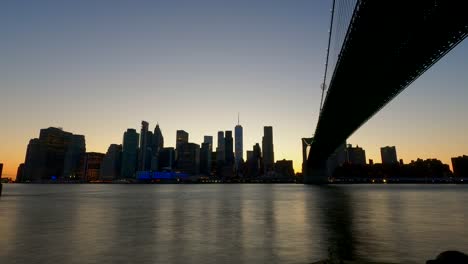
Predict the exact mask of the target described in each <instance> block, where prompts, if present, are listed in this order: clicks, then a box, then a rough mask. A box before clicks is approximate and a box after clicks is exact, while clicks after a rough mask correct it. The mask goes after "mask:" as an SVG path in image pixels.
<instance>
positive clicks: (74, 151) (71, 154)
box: [63, 135, 86, 180]
mask: <svg viewBox="0 0 468 264" xmlns="http://www.w3.org/2000/svg"><path fill="white" fill-rule="evenodd" d="M85 153H86V142H85V137H84V136H81V135H72V141H71V144H70V146H69V148H68V150H67V152H66V153H65V161H64V169H63V175H64V178H67V179H73V180H75V179H77V178H78V175H79V173H77V168H78V166H79V165H80V160H81V159H82V158H83V156H84V155H85Z"/></svg>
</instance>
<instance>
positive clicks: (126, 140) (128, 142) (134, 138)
mask: <svg viewBox="0 0 468 264" xmlns="http://www.w3.org/2000/svg"><path fill="white" fill-rule="evenodd" d="M138 137H139V135H138V133H137V132H136V130H135V129H133V128H129V129H127V131H126V132H125V133H124V137H123V145H122V166H121V171H120V177H121V178H134V176H135V172H136V168H137V162H138V158H137V157H138Z"/></svg>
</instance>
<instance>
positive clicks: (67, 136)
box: [22, 127, 85, 182]
mask: <svg viewBox="0 0 468 264" xmlns="http://www.w3.org/2000/svg"><path fill="white" fill-rule="evenodd" d="M84 149H85V140H84V136H79V135H73V134H72V133H70V132H65V131H63V129H61V128H55V127H49V128H46V129H41V130H40V133H39V138H36V139H31V140H30V141H29V144H28V148H27V150H26V158H25V165H24V176H25V177H23V178H24V179H22V180H24V181H33V182H37V181H43V180H46V181H47V180H57V179H64V178H67V179H68V178H69V177H70V175H71V174H73V172H74V171H76V170H78V167H77V164H78V163H77V162H76V160H77V157H79V156H80V153H81V152H82V151H84Z"/></svg>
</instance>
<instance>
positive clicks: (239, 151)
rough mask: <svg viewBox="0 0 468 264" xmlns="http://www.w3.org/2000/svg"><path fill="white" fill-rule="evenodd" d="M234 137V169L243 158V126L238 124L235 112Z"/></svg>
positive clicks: (238, 120) (238, 119)
mask: <svg viewBox="0 0 468 264" xmlns="http://www.w3.org/2000/svg"><path fill="white" fill-rule="evenodd" d="M234 138H235V151H234V152H235V158H236V164H235V165H236V169H238V168H239V164H240V163H241V161H242V160H243V159H244V158H243V153H244V147H243V146H244V143H243V128H242V126H241V125H240V118H239V114H237V126H236V127H235V128H234Z"/></svg>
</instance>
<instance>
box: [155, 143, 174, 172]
mask: <svg viewBox="0 0 468 264" xmlns="http://www.w3.org/2000/svg"><path fill="white" fill-rule="evenodd" d="M175 155H176V154H175V149H174V148H162V149H161V150H160V151H159V157H158V171H171V170H173V169H174V166H175Z"/></svg>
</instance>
